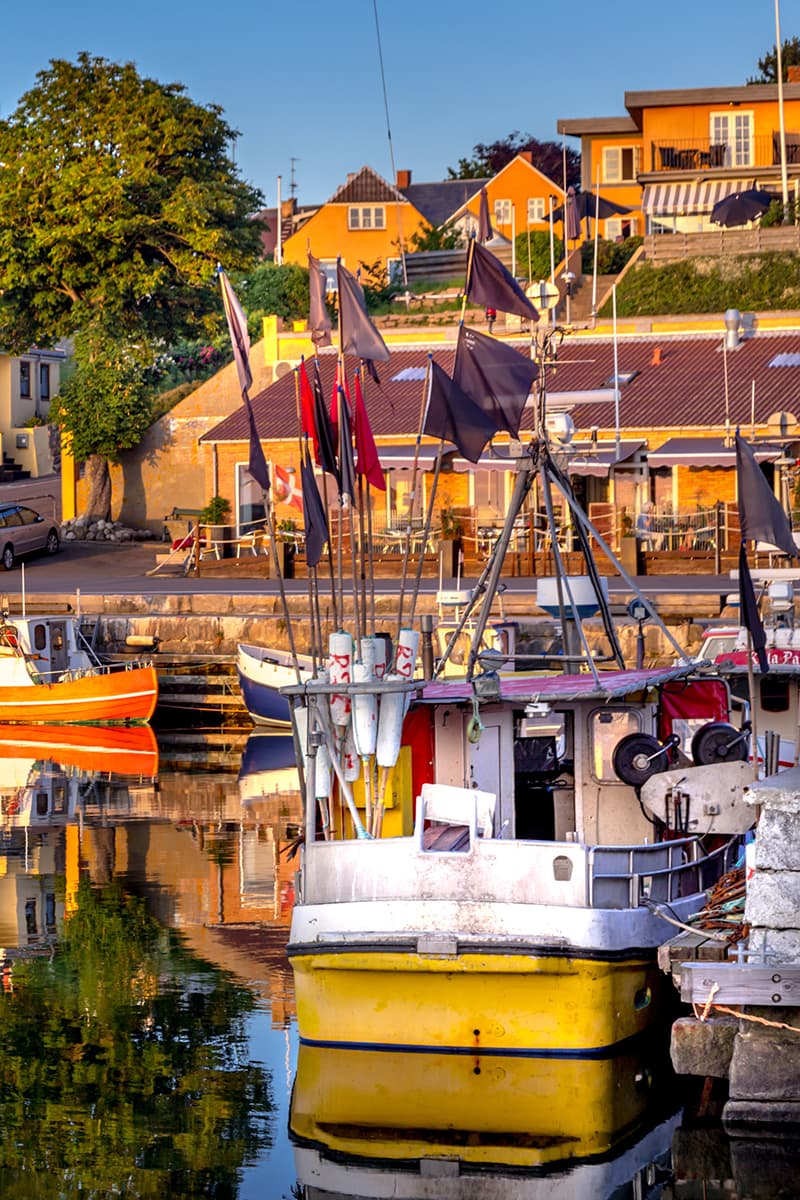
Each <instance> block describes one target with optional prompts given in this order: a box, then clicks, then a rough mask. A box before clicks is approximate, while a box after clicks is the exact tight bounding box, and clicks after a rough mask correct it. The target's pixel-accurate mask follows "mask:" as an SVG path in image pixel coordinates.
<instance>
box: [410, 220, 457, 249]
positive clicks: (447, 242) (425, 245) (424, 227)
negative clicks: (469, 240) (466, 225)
mask: <svg viewBox="0 0 800 1200" xmlns="http://www.w3.org/2000/svg"><path fill="white" fill-rule="evenodd" d="M409 244H410V246H411V250H412V251H416V252H419V251H425V250H458V249H460V247H461V246H463V245H464V237H463V234H462V232H461V230H460V229H459V228H458V226H457V225H456V224H454V222H452V221H445V223H444V225H431V224H430V223H429V222H428V221H421V222H420V225H419V228H418V229H415V230H414V232H413V233H412V234H411V237H410V238H409Z"/></svg>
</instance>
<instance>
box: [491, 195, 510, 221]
mask: <svg viewBox="0 0 800 1200" xmlns="http://www.w3.org/2000/svg"><path fill="white" fill-rule="evenodd" d="M494 219H495V222H496V224H498V225H510V224H511V201H510V200H495V202H494Z"/></svg>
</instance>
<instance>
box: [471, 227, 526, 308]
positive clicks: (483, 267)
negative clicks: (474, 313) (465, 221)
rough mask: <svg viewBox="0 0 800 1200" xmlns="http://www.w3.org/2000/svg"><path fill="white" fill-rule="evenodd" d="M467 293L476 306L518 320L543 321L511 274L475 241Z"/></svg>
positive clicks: (472, 247) (498, 260) (473, 240)
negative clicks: (512, 315) (490, 309)
mask: <svg viewBox="0 0 800 1200" xmlns="http://www.w3.org/2000/svg"><path fill="white" fill-rule="evenodd" d="M466 292H467V296H468V298H469V299H470V300H471V301H472V302H473V304H482V305H484V307H485V308H497V309H499V310H500V312H505V313H516V315H517V316H518V317H526V318H527V319H528V320H529V321H538V320H539V314H538V312H537V311H536V309H535V308H534V307H533V305H532V304H531V302H530V300H529V299H528V297H527V296H526V295H525V293H524V292H523V290H522V288H521V287H520V286H519V284H518V283H517V281H516V279H515V278H514V276H513V275H512V274H511V272H510V271H507V270H506V268H505V267H504V266H503V264H502V263H501V262H500V259H499V258H495V256H494V255H493V254H492V252H491V250H487V249H485V247H483V246H481V244H480V243H479V242H478V241H476V239H475V238H472V239H471V241H470V244H469V257H468V259H467V287H466Z"/></svg>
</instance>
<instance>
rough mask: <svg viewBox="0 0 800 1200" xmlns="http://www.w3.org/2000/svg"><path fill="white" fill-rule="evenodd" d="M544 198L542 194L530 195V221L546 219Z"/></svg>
mask: <svg viewBox="0 0 800 1200" xmlns="http://www.w3.org/2000/svg"><path fill="white" fill-rule="evenodd" d="M544 220H545V211H544V198H543V197H542V196H529V197H528V223H529V224H530V223H532V222H533V221H544Z"/></svg>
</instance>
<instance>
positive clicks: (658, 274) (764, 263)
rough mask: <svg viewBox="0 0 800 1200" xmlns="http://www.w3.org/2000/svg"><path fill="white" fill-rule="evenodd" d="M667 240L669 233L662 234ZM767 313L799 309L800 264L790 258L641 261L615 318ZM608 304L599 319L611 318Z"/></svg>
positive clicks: (621, 291) (622, 288)
mask: <svg viewBox="0 0 800 1200" xmlns="http://www.w3.org/2000/svg"><path fill="white" fill-rule="evenodd" d="M663 236H664V237H668V236H669V235H668V234H664V235H663ZM728 308H738V309H740V310H741V311H742V312H745V311H747V310H750V311H753V310H757V311H761V312H769V311H771V310H775V309H793V308H800V259H798V258H797V257H796V256H795V255H791V254H778V253H765V254H760V255H751V256H741V257H726V258H721V259H688V260H685V261H683V262H677V263H666V264H665V265H664V266H657V265H656V264H654V263H652V262H643V263H640V264H638V265H637V267H636V269H635V270H634V271H632V272H630V273H629V274H628V275H626V276H625V278H624V279H623V281H622V283H621V284H620V285H619V287H618V288H617V313H618V315H619V316H623V317H636V316H652V315H653V314H654V313H673V314H677V315H680V314H684V313H708V312H725V310H726V309H728ZM610 312H611V307H610V302H607V303H606V304H605V305H604V306H603V309H602V310H601V315H603V316H608V315H610Z"/></svg>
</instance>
